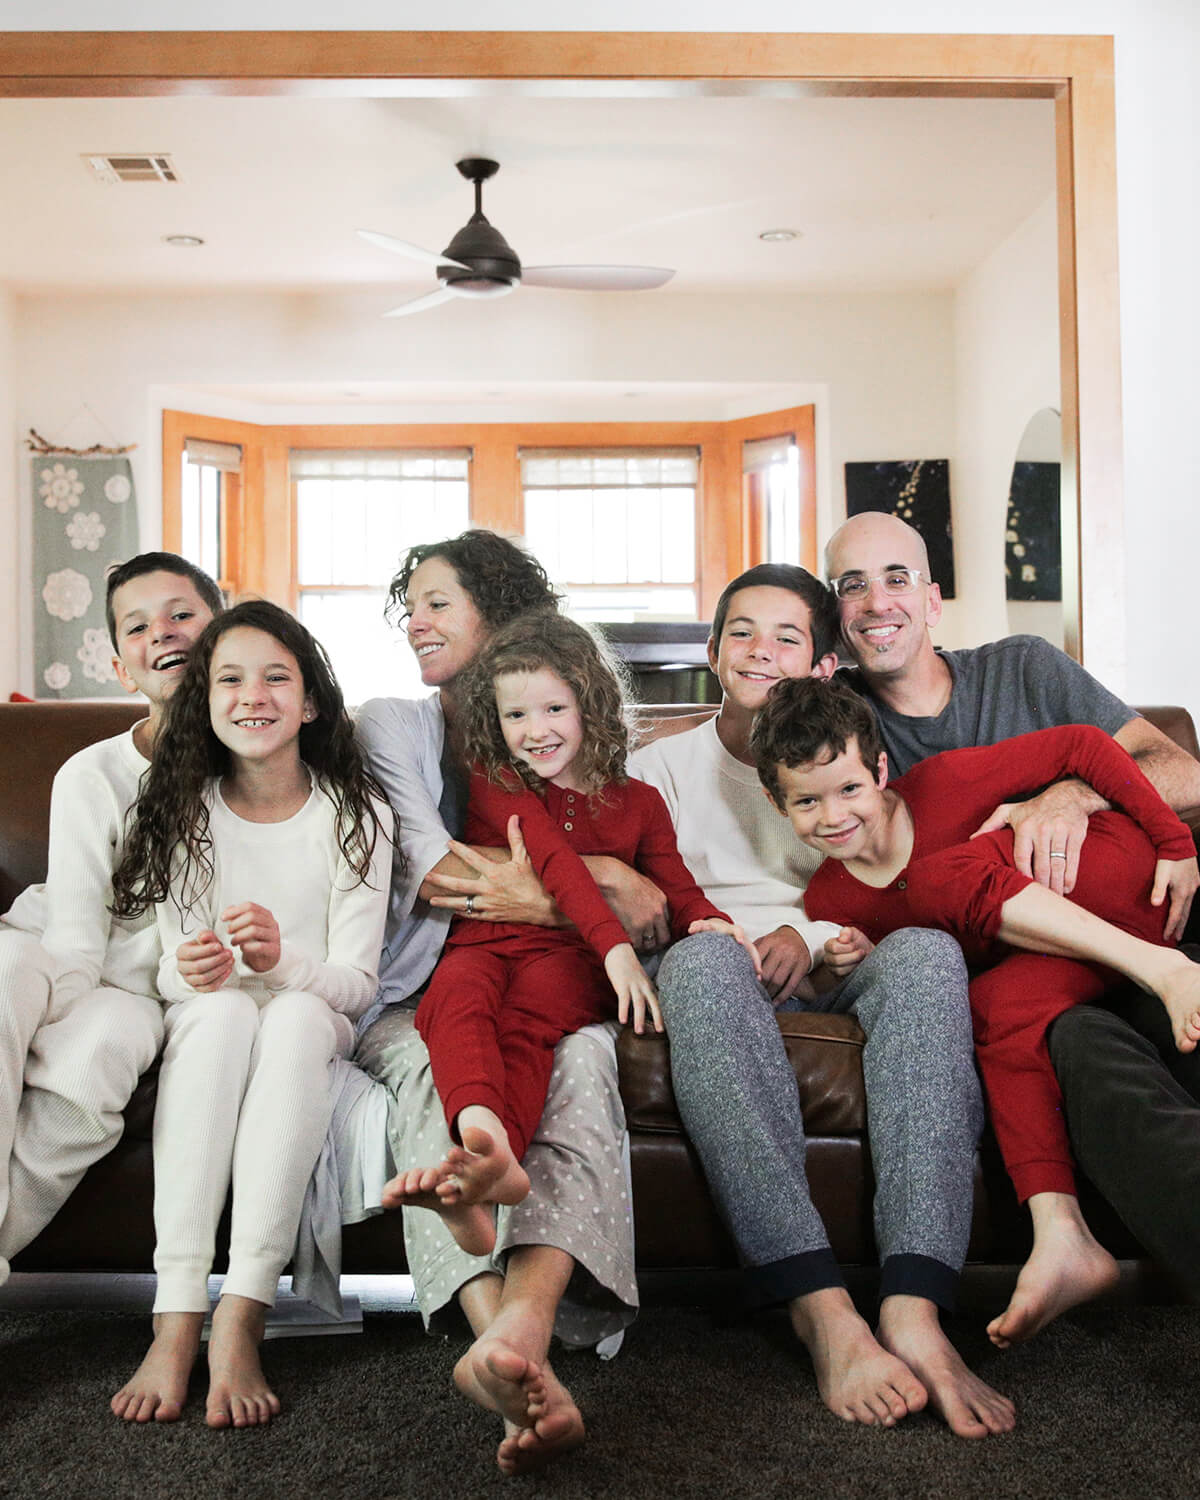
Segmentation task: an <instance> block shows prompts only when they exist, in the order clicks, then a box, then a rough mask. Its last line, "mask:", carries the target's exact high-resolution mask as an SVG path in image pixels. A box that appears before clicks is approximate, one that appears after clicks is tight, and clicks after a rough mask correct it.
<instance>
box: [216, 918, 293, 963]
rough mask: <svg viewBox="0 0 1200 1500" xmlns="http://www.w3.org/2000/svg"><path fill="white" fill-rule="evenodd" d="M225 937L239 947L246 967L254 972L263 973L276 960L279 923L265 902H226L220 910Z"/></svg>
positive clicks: (277, 955)
mask: <svg viewBox="0 0 1200 1500" xmlns="http://www.w3.org/2000/svg"><path fill="white" fill-rule="evenodd" d="M221 921H222V922H224V923H225V927H226V930H227V931H228V933H229V941H230V942H231V943H232V944H233V946H234V947H235V948H238V949H240V950H241V954H242V957H243V958H244V959H245V961H246V967H247V968H250V969H253V970H254V972H255V973H256V974H266V973H268V972H269V971H270V970H271V969H273V968H274V967H275V965H276V964H277V963H278V962H279V953H280V945H279V923H278V922H277V921H276V920H275V918H274V917H273V916H272V915H271V913H270V912H269V911H268V910H267V908H266V907H265V906H259V905H258V903H257V902H256V901H243V902H242V903H241V905H240V906H227V907H226V908H225V910H224V911H223V912H222V913H221Z"/></svg>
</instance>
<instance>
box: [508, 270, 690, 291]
mask: <svg viewBox="0 0 1200 1500" xmlns="http://www.w3.org/2000/svg"><path fill="white" fill-rule="evenodd" d="M674 274H675V272H674V271H671V270H668V269H667V268H666V267H665V266H526V267H525V268H524V269H523V270H522V272H521V282H522V284H523V285H524V286H548V287H557V288H558V289H559V290H561V291H565V292H652V291H653V290H654V289H655V287H660V286H665V285H666V284H667V282H668V281H670V279H671V277H672V276H674Z"/></svg>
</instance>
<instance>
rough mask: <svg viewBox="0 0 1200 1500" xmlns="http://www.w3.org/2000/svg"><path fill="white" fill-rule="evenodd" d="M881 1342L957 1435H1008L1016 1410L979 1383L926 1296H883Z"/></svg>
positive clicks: (1008, 1401)
mask: <svg viewBox="0 0 1200 1500" xmlns="http://www.w3.org/2000/svg"><path fill="white" fill-rule="evenodd" d="M878 1336H879V1342H880V1343H881V1344H882V1345H883V1347H884V1348H885V1349H887V1350H888V1351H889V1352H890V1353H892V1354H894V1355H895V1356H896V1357H897V1358H898V1359H902V1360H903V1361H904V1363H905V1364H906V1365H907V1366H908V1368H909V1369H910V1370H911V1371H912V1372H913V1374H914V1375H916V1377H917V1379H918V1380H920V1381H921V1383H922V1384H923V1385H924V1387H925V1389H926V1390H927V1391H928V1392H929V1405H930V1406H931V1407H932V1408H933V1410H934V1411H936V1412H937V1413H938V1415H939V1416H940V1417H941V1418H942V1420H943V1421H944V1422H945V1423H946V1426H947V1427H949V1429H950V1431H951V1432H953V1433H956V1434H957V1435H958V1436H959V1437H967V1438H981V1437H987V1436H988V1434H989V1433H993V1432H1011V1431H1012V1429H1013V1428H1014V1427H1015V1426H1016V1421H1017V1413H1016V1408H1015V1407H1014V1406H1013V1404H1012V1402H1011V1401H1010V1400H1009V1399H1008V1397H1007V1396H1002V1395H1001V1394H1000V1392H999V1391H994V1390H993V1389H992V1387H991V1386H990V1385H988V1384H986V1383H985V1382H984V1381H982V1380H980V1378H979V1376H978V1375H975V1374H973V1373H972V1372H971V1371H970V1370H969V1369H968V1368H967V1367H966V1365H965V1364H964V1363H963V1361H962V1356H961V1355H960V1354H959V1352H958V1350H957V1349H956V1348H955V1347H954V1345H953V1344H952V1343H951V1342H950V1340H949V1339H948V1338H947V1337H946V1335H945V1332H944V1331H943V1329H942V1325H941V1323H940V1322H939V1320H938V1311H937V1308H936V1307H935V1306H934V1304H933V1303H932V1302H930V1301H928V1300H927V1299H926V1298H924V1297H908V1296H896V1297H886V1298H885V1299H884V1302H883V1306H882V1307H881V1308H880V1310H879V1335H878Z"/></svg>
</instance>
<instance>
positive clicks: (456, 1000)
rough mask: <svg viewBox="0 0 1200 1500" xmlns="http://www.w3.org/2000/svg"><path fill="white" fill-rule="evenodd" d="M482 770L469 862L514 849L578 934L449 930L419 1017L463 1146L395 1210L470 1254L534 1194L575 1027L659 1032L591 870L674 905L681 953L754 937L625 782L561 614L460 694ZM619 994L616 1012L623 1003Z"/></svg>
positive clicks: (652, 1004) (620, 727)
mask: <svg viewBox="0 0 1200 1500" xmlns="http://www.w3.org/2000/svg"><path fill="white" fill-rule="evenodd" d="M461 701H462V704H463V711H462V723H461V732H462V736H463V749H464V755H465V758H466V760H467V762H468V763H469V764H470V766H471V774H470V780H469V784H468V804H467V807H468V811H467V834H466V842H467V843H468V844H482V845H487V844H495V843H502V842H504V841H505V840H506V839H511V837H512V834H513V832H514V830H513V829H512V822H513V820H514V819H517V820H519V824H520V834H521V836H522V837H523V838H524V842H525V847H526V849H527V850H528V854H529V858H530V861H531V863H532V865H533V868H534V869H535V870H536V872H537V874H538V876H539V877H540V878H541V880H542V883H543V884H544V885H545V887H546V889H547V891H548V892H549V893H550V895H551V896H552V897H553V898H554V900H555V902H556V903H557V905H558V907H559V909H560V911H561V912H562V913H563V915H564V916H565V917H567V918H568V919H569V920H570V921H571V922H572V923H573V924H574V925H573V926H572V927H570V928H549V927H535V926H531V925H525V924H520V923H490V924H488V923H476V922H472V921H471V920H470V917H471V912H470V906H469V905H468V908H467V914H466V916H465V917H460V918H458V919H456V920H455V922H454V924H453V926H452V927H451V931H450V935H449V937H448V938H447V942H446V948H447V951H446V954H445V956H444V957H443V959H442V961H441V963H440V964H439V965H438V968H437V970H436V971H435V973H434V976H433V979H432V980H431V981H430V984H429V987H428V988H427V989H426V991H425V995H424V997H423V999H422V1000H421V1003H420V1006H419V1007H418V1010H417V1017H416V1026H417V1030H418V1031H419V1032H420V1034H421V1036H422V1037H423V1038H424V1040H425V1045H426V1046H427V1047H428V1049H429V1056H430V1060H431V1063H432V1067H433V1080H434V1083H435V1085H436V1087H437V1091H438V1094H439V1096H440V1097H441V1100H442V1105H443V1108H444V1110H445V1113H446V1121H447V1124H448V1125H449V1127H450V1131H451V1135H452V1137H453V1138H454V1140H455V1141H456V1143H457V1144H455V1145H454V1146H452V1147H451V1149H450V1151H449V1152H448V1153H447V1155H446V1157H445V1159H444V1160H443V1161H442V1162H441V1163H439V1164H438V1165H436V1166H429V1167H415V1168H412V1169H411V1170H409V1171H408V1172H405V1173H402V1174H401V1175H400V1176H399V1177H398V1178H397V1179H395V1181H394V1182H393V1184H392V1190H393V1193H394V1194H395V1195H396V1196H397V1197H399V1198H401V1200H403V1199H404V1198H407V1199H408V1200H409V1201H411V1202H413V1203H415V1204H417V1205H418V1206H420V1207H426V1208H434V1209H437V1210H438V1211H440V1212H441V1213H442V1214H443V1216H444V1217H445V1218H446V1220H447V1223H448V1225H449V1228H450V1231H451V1233H452V1234H454V1236H455V1238H456V1239H458V1241H459V1243H460V1244H462V1245H463V1246H464V1247H465V1248H474V1247H476V1246H477V1245H478V1243H479V1239H480V1237H482V1238H485V1239H486V1238H487V1236H488V1234H489V1233H490V1230H491V1214H490V1212H489V1211H488V1209H487V1208H486V1207H485V1205H488V1204H495V1203H517V1202H520V1200H521V1199H522V1198H523V1197H524V1196H525V1195H526V1194H527V1193H528V1192H529V1178H528V1176H527V1175H526V1173H525V1171H524V1169H523V1168H522V1166H521V1158H522V1156H523V1155H524V1154H525V1149H526V1147H527V1145H528V1144H529V1141H530V1139H531V1137H532V1135H533V1133H534V1131H535V1129H536V1128H537V1125H538V1121H539V1120H540V1118H541V1115H542V1110H543V1108H544V1106H545V1102H546V1091H547V1087H548V1084H549V1080H550V1074H551V1069H552V1065H553V1060H554V1048H555V1046H556V1045H557V1044H558V1042H559V1041H560V1040H561V1039H562V1037H564V1036H566V1035H568V1034H569V1033H571V1032H574V1031H577V1030H579V1028H580V1027H583V1026H586V1025H589V1024H591V1023H592V1022H595V1021H601V1020H605V1019H607V1018H609V1017H610V1016H611V1015H612V1013H613V1010H614V1003H615V1009H616V1012H617V1016H618V1019H619V1020H620V1021H621V1022H625V1021H626V1020H627V1019H628V1018H629V1017H630V1015H632V1018H633V1025H634V1029H635V1030H636V1031H638V1032H641V1031H642V1029H643V1026H644V1024H645V1018H646V1015H647V1013H649V1015H650V1016H651V1017H652V1018H653V1022H654V1026H655V1028H656V1029H657V1030H659V1031H661V1030H662V1017H661V1015H660V1013H659V1009H658V999H657V996H656V993H655V990H654V985H653V983H652V982H651V980H650V978H649V976H648V975H647V973H646V971H645V969H644V968H643V967H642V964H641V963H640V961H639V959H638V957H637V954H636V952H635V951H634V948H633V946H632V944H631V943H630V942H629V939H628V938H627V936H626V934H625V930H624V928H623V927H622V925H621V923H620V922H619V921H618V920H617V918H616V916H615V915H614V914H613V912H612V910H611V908H610V907H609V906H608V904H607V902H606V901H605V900H604V898H603V896H602V895H601V894H600V891H599V888H598V887H597V886H596V884H595V882H594V881H593V879H592V877H591V876H590V875H589V873H588V870H587V867H586V866H585V865H584V863H583V860H582V859H581V858H580V856H581V855H585V854H588V855H596V854H601V855H609V856H614V857H616V858H618V859H620V860H622V861H624V862H625V863H627V864H629V865H631V866H632V867H633V868H635V869H637V870H639V871H640V872H641V873H642V874H643V875H646V876H648V877H649V878H650V879H651V880H653V881H654V883H655V884H656V885H657V886H658V887H659V888H660V889H661V890H662V891H663V892H664V894H665V895H666V897H667V900H668V903H669V907H670V927H671V935H672V937H673V938H680V937H683V936H685V935H687V934H688V933H692V932H700V931H712V932H721V933H727V934H728V935H729V936H731V937H733V938H735V939H736V940H737V941H738V942H739V943H741V944H742V945H743V946H744V947H745V948H746V949H747V950H748V951H749V952H750V953H751V954H752V955H754V956H755V957H756V956H757V955H755V951H754V949H753V947H752V946H751V945H750V944H749V943H748V942H747V941H746V938H745V934H744V933H743V932H742V930H741V928H740V927H737V926H735V925H734V924H733V922H731V921H730V919H729V918H728V917H727V916H726V915H725V914H724V913H723V912H720V911H718V910H717V908H716V907H715V906H713V905H712V903H711V902H710V901H709V900H708V899H707V898H706V897H705V895H704V893H703V891H701V890H700V888H699V887H698V886H697V885H696V883H695V881H694V880H693V879H692V877H691V875H690V874H689V872H688V870H687V867H686V866H685V865H684V863H683V861H682V860H681V859H680V857H679V852H678V850H677V849H676V847H675V836H674V833H673V831H672V828H671V821H670V818H669V816H668V814H667V809H666V806H665V804H664V803H663V800H662V798H661V797H660V796H659V794H658V793H657V792H656V791H655V790H654V789H653V788H652V787H649V786H647V785H646V784H645V783H643V782H640V781H630V780H629V779H628V777H627V776H626V772H625V757H626V753H627V749H628V744H627V733H626V727H625V722H624V715H623V703H622V694H621V684H620V680H619V677H618V673H617V670H616V668H615V665H614V663H613V662H612V661H611V660H610V659H609V658H608V656H607V654H606V652H605V651H604V650H603V649H602V647H601V646H600V644H599V642H598V641H597V640H596V639H595V637H594V636H593V635H592V634H591V633H590V632H589V631H588V630H587V629H585V628H584V626H582V625H579V624H576V623H575V622H574V621H573V620H569V619H567V618H566V617H565V616H563V615H560V614H558V613H556V612H555V611H552V610H535V611H532V612H530V613H527V614H524V615H521V616H519V617H518V618H517V619H515V620H513V621H512V622H511V623H510V624H508V625H505V626H503V627H502V628H501V629H499V630H497V631H496V632H495V634H494V635H493V636H492V637H491V639H490V640H489V642H488V644H487V645H486V646H485V647H484V648H483V650H482V651H481V652H480V654H479V655H478V657H477V658H476V660H475V663H474V665H473V667H472V668H471V670H470V673H469V676H468V678H467V681H466V684H465V685H464V690H463V692H462V694H461ZM614 991H615V1002H614Z"/></svg>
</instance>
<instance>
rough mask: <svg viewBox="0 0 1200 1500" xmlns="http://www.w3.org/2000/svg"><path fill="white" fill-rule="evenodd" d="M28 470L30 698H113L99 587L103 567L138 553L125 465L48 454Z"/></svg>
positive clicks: (118, 691)
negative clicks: (33, 694) (31, 513)
mask: <svg viewBox="0 0 1200 1500" xmlns="http://www.w3.org/2000/svg"><path fill="white" fill-rule="evenodd" d="M32 466H33V501H34V519H33V567H34V591H33V602H34V611H33V613H34V629H33V650H34V683H35V688H34V691H35V692H36V694H37V696H38V697H39V698H99V697H119V696H121V695H122V694H123V693H124V689H123V688H122V687H121V685H120V684H119V683H118V682H117V679H116V674H115V673H114V672H113V667H112V655H113V651H112V643H111V641H110V640H109V638H108V626H107V625H106V624H105V621H104V586H105V578H106V576H107V574H108V570H109V568H111V567H112V565H113V564H114V563H117V562H124V561H125V560H126V559H127V558H130V557H133V556H134V555H135V554H136V553H137V552H138V551H139V550H140V548H139V541H138V516H137V501H136V499H135V497H134V493H133V471H132V469H131V468H130V464H129V460H128V459H127V458H124V457H121V456H119V455H113V454H106V455H104V456H102V457H90V456H89V457H82V456H79V455H77V454H72V453H58V452H51V453H40V454H38V455H37V456H36V457H34V459H33V460H32Z"/></svg>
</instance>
